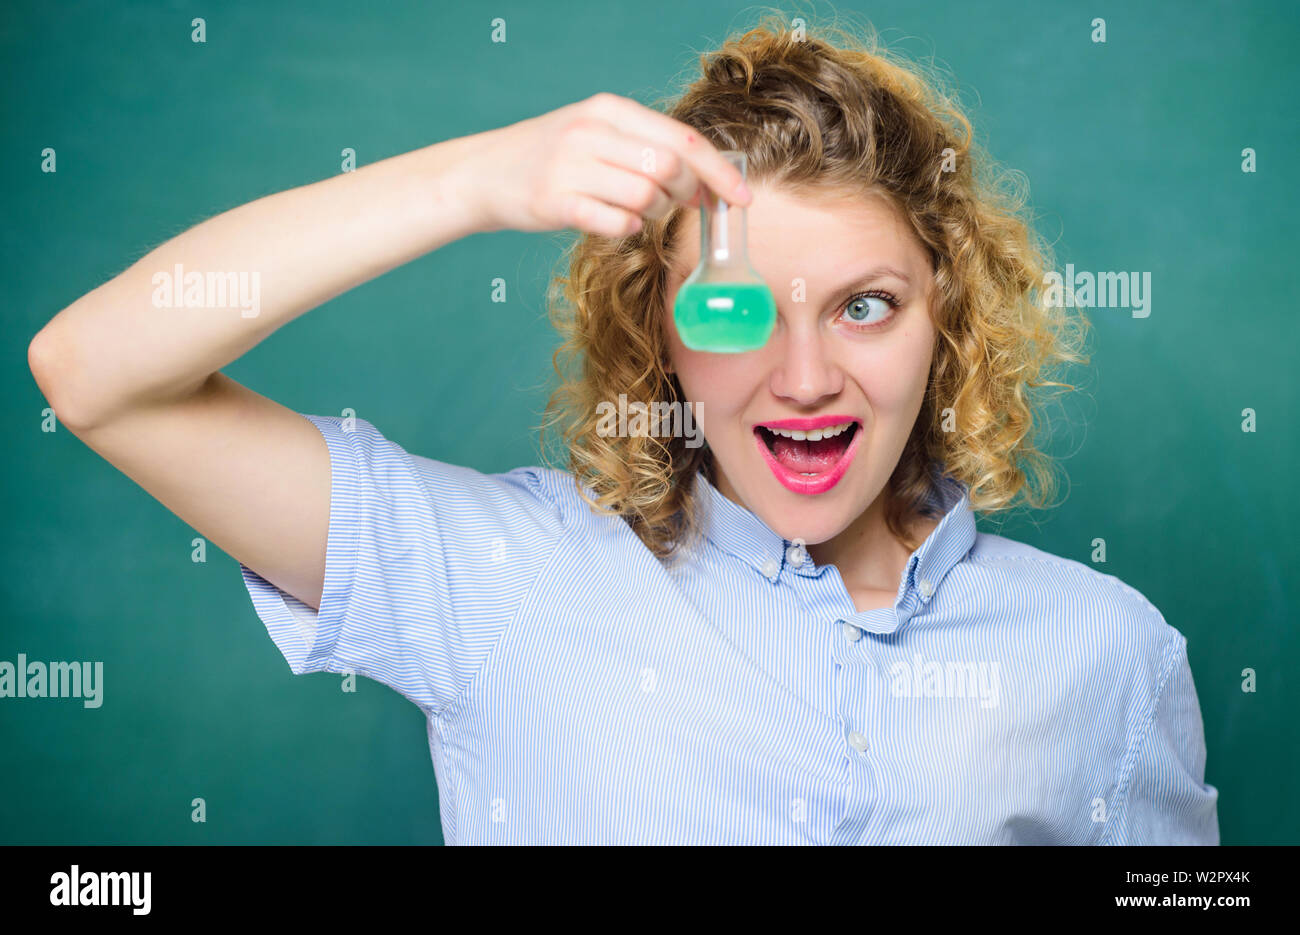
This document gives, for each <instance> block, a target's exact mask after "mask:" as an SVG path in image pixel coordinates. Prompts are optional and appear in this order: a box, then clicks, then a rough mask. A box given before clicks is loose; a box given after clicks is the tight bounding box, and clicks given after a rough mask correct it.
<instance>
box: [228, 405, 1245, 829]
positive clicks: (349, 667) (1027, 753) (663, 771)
mask: <svg viewBox="0 0 1300 935" xmlns="http://www.w3.org/2000/svg"><path fill="white" fill-rule="evenodd" d="M307 418H308V419H310V421H311V422H312V423H313V424H314V425H315V426H316V427H317V429H319V430H320V432H321V434H322V435H323V436H324V438H325V441H326V443H327V444H328V446H329V454H330V467H331V470H332V480H331V499H330V519H329V540H328V547H327V557H326V568H325V582H324V593H323V596H322V599H321V606H320V609H319V612H316V611H313V610H311V608H309V607H307V606H306V605H304V604H303V603H302V602H300V601H298V600H296V599H295V598H293V597H292V596H289V595H287V594H285V593H284V592H283V591H281V590H279V589H278V588H276V587H275V586H273V585H271V584H270V583H268V582H267V581H266V580H264V579H263V578H261V577H260V576H259V575H257V574H256V573H254V572H253V571H251V570H250V569H248V568H247V567H245V566H243V565H241V566H240V569H241V572H242V575H243V579H244V583H245V585H246V586H247V588H248V592H249V595H250V597H251V599H252V602H253V605H254V607H255V608H256V610H257V613H258V615H259V616H260V618H261V619H262V621H263V622H264V623H265V625H266V628H267V630H268V632H269V633H270V636H271V638H272V639H273V640H274V641H275V644H276V646H277V647H278V648H279V650H280V651H281V653H282V654H283V655H284V657H285V659H286V660H287V661H288V663H289V667H290V669H291V670H292V671H293V672H294V673H297V674H301V673H306V672H334V673H344V672H355V673H357V674H359V675H364V676H367V677H369V678H372V679H375V680H377V681H379V682H382V683H384V684H386V685H388V686H390V687H392V688H393V689H395V690H396V691H398V692H400V693H401V694H402V695H404V696H405V697H407V698H408V699H410V700H411V701H413V702H415V704H417V705H419V706H420V708H421V709H422V710H423V711H424V712H425V715H426V716H427V719H428V736H429V744H430V750H431V753H432V757H433V766H434V773H435V776H436V779H437V783H438V791H439V797H438V801H439V809H440V813H441V814H440V818H441V821H442V829H443V835H444V838H445V840H446V843H448V844H509V843H555V844H579V843H601V844H687V843H692V844H695V843H698V844H723V843H754V844H760V843H763V844H922V843H989V844H994V843H997V844H1149V843H1169V844H1173V843H1179V844H1217V843H1218V842H1219V829H1218V817H1217V813H1216V804H1217V799H1218V791H1217V789H1215V787H1214V786H1210V785H1206V784H1205V783H1204V771H1205V741H1204V731H1203V725H1202V721H1201V713H1200V708H1199V705H1198V702H1197V697H1196V689H1195V687H1194V686H1193V683H1192V673H1191V670H1190V668H1189V667H1188V662H1187V651H1186V640H1185V639H1184V637H1183V636H1182V635H1181V634H1180V633H1179V632H1178V631H1177V630H1175V629H1174V628H1173V627H1171V626H1169V624H1167V623H1166V622H1165V620H1164V618H1163V617H1162V616H1161V614H1160V612H1159V611H1158V610H1157V609H1156V608H1155V607H1154V606H1152V604H1151V603H1150V602H1149V601H1147V600H1146V598H1144V597H1143V596H1142V594H1140V593H1139V592H1138V591H1136V590H1134V589H1133V588H1131V587H1129V586H1128V585H1126V584H1124V583H1123V582H1122V581H1120V580H1119V579H1118V578H1115V577H1113V576H1111V575H1104V574H1101V573H1099V572H1098V571H1096V570H1095V569H1092V568H1089V567H1087V566H1086V565H1083V564H1080V563H1078V562H1075V561H1070V560H1067V559H1063V558H1058V557H1056V556H1053V555H1050V554H1047V553H1045V552H1042V551H1040V550H1038V549H1035V548H1032V547H1030V546H1027V545H1023V544H1021V543H1018V542H1015V541H1012V540H1010V539H1006V538H1003V537H1001V536H996V535H990V534H987V533H982V532H977V530H976V527H975V518H974V514H973V513H972V512H971V508H970V503H969V497H968V491H967V489H966V488H965V487H963V486H962V485H960V484H959V483H957V482H956V481H954V480H952V479H950V478H949V479H946V480H945V482H944V485H943V488H942V489H943V498H942V500H941V501H940V502H939V503H938V504H936V505H938V506H940V507H941V509H942V510H943V519H942V521H941V522H940V523H939V525H938V527H937V528H935V529H934V531H933V532H932V533H931V534H930V535H929V536H928V537H927V538H926V540H925V541H924V542H923V543H922V544H921V546H920V547H919V548H918V549H917V550H916V551H915V552H914V553H913V554H912V555H911V557H910V559H909V561H908V563H907V567H906V570H905V571H904V573H903V575H902V577H901V579H900V581H899V584H898V594H897V597H896V599H895V601H894V603H893V606H890V607H883V608H878V609H873V610H867V611H862V612H858V611H857V610H856V608H855V607H854V605H853V602H852V599H851V598H850V596H849V594H848V591H847V590H846V588H845V586H844V583H843V581H842V579H841V578H840V575H839V572H838V570H837V569H836V567H835V566H834V565H817V564H815V563H814V562H813V561H812V559H811V557H810V556H809V555H808V554H807V552H806V551H805V550H803V549H801V548H799V547H798V546H794V545H792V544H791V543H790V542H787V541H785V540H783V539H782V538H781V537H780V536H778V535H777V534H776V533H774V532H773V531H772V530H771V529H769V528H768V527H767V525H766V524H765V523H763V522H762V521H761V520H760V519H759V518H758V517H757V516H756V515H755V514H753V513H752V512H750V511H749V510H746V509H745V508H743V507H741V506H739V505H737V504H736V503H734V502H732V501H731V500H729V499H727V498H726V497H725V496H723V495H722V494H721V493H719V492H718V490H717V489H716V488H715V487H714V486H713V485H712V484H710V483H709V482H708V481H707V480H706V479H705V478H704V477H703V476H699V477H697V479H696V481H695V483H696V484H697V485H699V492H700V494H701V496H702V499H703V502H704V505H705V508H706V514H705V520H706V527H705V528H706V530H707V536H706V539H705V540H704V541H703V542H702V544H701V545H700V547H699V548H697V549H696V550H695V551H694V552H692V554H691V556H690V559H689V561H686V562H683V563H682V564H681V565H679V566H677V567H675V568H674V567H664V566H663V565H661V564H660V563H659V562H658V561H657V560H656V559H655V558H654V556H653V555H652V554H651V553H650V552H649V550H648V549H646V548H645V546H644V545H643V544H642V543H641V541H640V540H639V539H638V538H637V537H636V536H635V535H634V534H633V533H632V531H631V530H630V529H629V528H628V526H627V525H626V524H625V523H624V522H623V521H622V520H620V519H618V518H616V517H608V516H601V515H599V514H596V513H593V512H592V511H591V509H590V508H589V507H588V505H587V504H586V503H585V502H584V501H583V500H582V498H581V496H580V495H579V493H578V490H577V488H576V486H575V484H574V480H573V477H572V475H570V474H568V473H566V472H563V471H557V470H554V469H550V468H539V467H521V468H517V469H515V470H513V471H509V472H506V473H502V474H490V475H489V474H483V473H480V472H478V471H475V470H473V469H470V468H467V467H458V466H455V465H451V464H446V463H443V462H439V461H435V460H432V459H428V458H424V457H420V456H417V455H412V454H409V453H408V452H407V451H405V450H404V449H403V448H402V447H401V446H399V445H398V444H396V443H395V442H393V441H391V440H389V439H387V438H385V437H384V436H383V435H381V434H380V433H379V432H378V431H377V430H376V429H375V428H374V426H373V425H371V424H370V423H369V422H367V421H365V420H363V419H355V420H353V424H348V423H347V422H345V421H344V420H342V419H338V418H333V417H322V416H307Z"/></svg>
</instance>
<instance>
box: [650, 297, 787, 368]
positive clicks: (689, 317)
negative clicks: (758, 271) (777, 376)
mask: <svg viewBox="0 0 1300 935" xmlns="http://www.w3.org/2000/svg"><path fill="white" fill-rule="evenodd" d="M673 320H674V321H675V322H676V323H677V334H678V336H679V337H680V338H681V339H682V343H683V344H685V345H686V346H687V347H689V348H690V349H691V350H693V351H713V352H715V353H723V354H726V353H732V354H734V353H739V352H741V351H754V350H758V348H760V347H762V346H763V345H764V344H766V343H767V339H768V338H770V337H771V336H772V329H773V328H775V327H776V299H775V298H773V296H772V290H771V289H769V288H768V287H767V286H765V285H763V284H762V283H758V282H733V283H728V282H699V283H687V284H685V285H683V286H682V287H681V289H680V290H678V292H677V300H676V301H675V302H674V303H673Z"/></svg>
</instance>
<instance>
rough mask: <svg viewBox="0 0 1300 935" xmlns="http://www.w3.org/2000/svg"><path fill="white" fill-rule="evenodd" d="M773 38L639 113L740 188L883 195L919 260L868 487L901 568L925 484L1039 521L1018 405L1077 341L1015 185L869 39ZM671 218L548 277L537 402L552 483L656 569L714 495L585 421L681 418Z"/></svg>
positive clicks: (1078, 320) (1028, 406)
mask: <svg viewBox="0 0 1300 935" xmlns="http://www.w3.org/2000/svg"><path fill="white" fill-rule="evenodd" d="M785 22H786V20H785V18H784V17H783V16H782V15H781V14H780V13H769V14H768V15H766V16H765V17H763V19H762V20H761V21H760V23H759V25H757V26H756V27H754V28H752V29H749V30H748V31H746V32H744V33H743V34H742V35H738V36H733V37H732V38H730V39H728V40H727V41H726V42H724V43H723V45H722V46H721V47H720V48H718V49H716V50H715V51H712V52H708V53H705V54H703V55H701V56H700V74H699V75H698V77H696V79H695V80H694V81H693V83H691V84H689V85H688V86H687V87H686V88H685V90H684V91H683V92H682V93H681V94H680V96H679V97H678V98H677V99H676V100H675V101H668V102H665V101H660V102H657V104H656V105H654V106H656V107H660V108H661V109H665V111H666V113H668V115H669V116H671V117H673V118H675V119H676V120H679V121H681V122H682V123H685V124H687V125H689V126H691V127H694V128H695V129H696V130H698V131H699V132H700V133H701V134H702V135H703V136H705V137H706V138H707V139H709V140H710V141H711V142H712V143H713V144H714V145H715V146H716V147H717V148H719V149H727V150H739V151H742V152H744V153H746V154H747V156H748V166H749V178H750V180H751V182H754V183H765V184H770V185H773V186H779V187H782V188H784V189H788V190H791V191H794V192H800V191H803V192H818V191H825V190H833V191H848V192H851V193H852V192H856V193H861V194H864V195H866V194H873V193H874V194H883V195H884V196H885V197H886V198H887V199H888V201H889V202H890V204H892V205H893V206H894V207H895V208H896V209H897V210H898V211H899V212H900V213H901V216H902V217H904V218H905V219H906V220H907V221H908V222H909V223H910V226H911V228H912V230H913V231H914V232H915V234H916V236H917V238H918V240H919V241H920V243H921V244H923V245H924V246H925V247H926V248H928V251H929V255H930V259H931V263H932V267H933V269H934V271H935V272H934V281H935V285H936V292H937V298H936V301H935V303H934V308H933V315H934V318H935V322H934V324H935V329H936V341H935V349H934V354H933V360H932V364H931V371H930V376H929V386H928V390H927V393H926V396H925V400H924V402H923V404H922V408H921V411H920V414H919V415H918V417H917V420H916V424H915V426H914V428H913V430H912V433H911V435H910V437H909V438H908V441H907V443H906V445H905V447H904V450H903V452H902V455H901V457H900V459H899V462H898V465H897V467H896V468H895V470H894V471H893V473H892V475H891V477H890V479H889V482H888V484H887V486H886V491H885V492H886V496H887V498H888V499H887V506H886V510H885V514H886V521H887V525H888V528H889V530H890V531H891V533H892V534H893V535H894V536H895V537H896V538H898V540H899V541H900V542H902V543H904V544H905V545H906V546H907V547H908V549H909V550H910V549H915V548H917V546H918V545H919V543H916V542H912V541H910V538H909V532H908V528H909V520H910V519H911V518H912V517H913V516H914V515H918V514H919V515H929V514H930V513H931V510H932V507H931V506H930V500H931V497H932V496H933V495H934V493H935V491H934V489H933V488H934V486H935V485H936V482H937V480H938V475H937V474H936V473H934V471H933V468H934V466H935V465H936V464H937V465H938V467H939V468H940V469H941V471H942V472H946V473H947V474H948V475H950V476H952V477H954V478H956V479H957V480H959V481H961V482H963V483H965V484H967V485H968V487H969V492H970V500H971V506H972V508H973V509H974V510H976V511H978V512H983V513H990V512H994V511H999V510H1005V509H1007V508H1008V507H1010V506H1012V505H1014V504H1015V503H1017V502H1019V501H1018V500H1017V497H1020V498H1023V501H1024V502H1025V503H1026V504H1028V505H1030V506H1033V507H1041V506H1043V505H1044V504H1045V503H1046V502H1047V500H1048V499H1049V498H1050V497H1051V496H1052V495H1053V494H1054V492H1055V490H1056V476H1055V471H1056V465H1055V462H1054V461H1053V460H1052V459H1051V458H1049V457H1048V456H1046V455H1045V454H1044V453H1043V452H1042V451H1040V450H1039V448H1038V444H1037V442H1036V440H1035V435H1036V432H1035V418H1034V417H1035V410H1036V409H1037V408H1038V407H1039V405H1040V404H1041V403H1042V402H1043V401H1044V400H1043V399H1035V398H1033V394H1031V391H1036V390H1040V389H1042V388H1047V387H1055V388H1058V389H1060V390H1073V389H1075V387H1074V386H1072V385H1070V384H1067V383H1059V382H1055V381H1052V380H1047V379H1045V376H1046V374H1047V373H1048V371H1049V369H1051V368H1053V367H1055V366H1056V365H1059V364H1062V363H1065V362H1075V363H1087V361H1088V358H1087V357H1086V356H1082V354H1081V353H1079V352H1080V350H1081V349H1082V341H1083V338H1084V336H1085V334H1086V332H1087V328H1088V323H1087V319H1086V318H1085V317H1084V316H1083V315H1082V313H1078V314H1076V315H1073V316H1068V315H1067V313H1066V311H1065V310H1064V309H1063V308H1060V307H1055V306H1053V305H1051V304H1048V303H1046V302H1045V301H1043V299H1042V298H1041V296H1042V294H1043V293H1042V292H1041V291H1040V289H1042V286H1043V276H1044V272H1045V271H1046V270H1048V269H1050V268H1051V267H1050V265H1049V260H1050V250H1049V248H1048V246H1047V245H1046V244H1045V243H1044V242H1043V241H1042V240H1041V238H1040V237H1039V236H1038V234H1037V233H1036V232H1035V231H1034V229H1033V227H1032V225H1031V224H1030V223H1029V222H1028V221H1027V220H1025V219H1024V218H1022V216H1021V210H1022V209H1023V208H1024V205H1025V202H1026V198H1027V195H1026V191H1027V185H1026V184H1025V182H1024V178H1023V176H1022V175H1021V174H1020V173H1017V172H1015V171H1012V170H1006V169H1001V168H999V167H998V166H997V165H996V164H995V163H994V162H993V161H992V160H991V159H989V158H988V157H987V156H986V155H985V154H984V152H983V150H982V148H980V147H979V146H978V145H977V144H976V143H975V141H974V139H973V134H972V131H971V125H970V122H969V120H968V119H967V118H966V117H965V115H964V114H963V113H962V112H961V110H960V109H959V108H958V106H957V105H956V104H955V103H954V101H953V100H952V98H951V97H950V96H949V95H948V94H946V93H945V92H943V91H942V90H941V88H942V85H941V84H940V82H939V81H938V80H936V79H934V78H929V79H927V78H925V77H923V76H922V75H923V74H924V73H923V72H922V70H921V69H920V67H919V66H917V65H915V64H913V63H910V62H906V61H905V60H904V59H902V58H900V57H898V56H895V55H894V54H893V53H891V52H889V51H887V50H885V49H883V48H882V47H881V43H880V41H879V38H878V35H877V34H876V32H875V30H874V29H873V28H871V27H870V26H868V27H866V28H865V30H863V32H864V33H865V37H864V38H859V37H858V36H857V35H855V34H854V33H852V32H849V31H846V30H844V29H841V28H839V27H838V26H829V27H826V28H824V29H821V30H818V31H817V32H816V34H814V32H813V30H811V29H809V30H807V31H805V32H804V34H803V35H799V34H796V33H793V32H791V31H789V30H788V29H787V28H786V27H785ZM832 38H834V39H837V40H838V42H837V43H836V42H832V41H831V39H832ZM665 104H667V106H666V107H664V105H665ZM691 210H696V209H693V208H687V207H686V206H683V205H680V204H678V205H676V206H675V208H674V210H673V211H672V213H671V214H670V215H669V216H667V217H665V218H662V219H659V220H655V221H646V222H645V223H644V224H643V226H642V229H641V230H640V231H639V232H638V233H636V234H634V235H631V236H628V237H623V238H617V239H615V238H608V237H602V236H597V235H591V234H584V235H582V236H581V237H580V238H579V239H578V240H577V241H576V242H575V243H574V244H573V245H572V246H571V248H570V251H571V253H570V256H569V274H568V276H567V277H563V276H561V277H557V278H555V279H554V280H553V281H552V284H551V290H550V300H551V321H552V323H553V324H554V325H555V327H556V328H557V329H558V330H559V331H560V333H561V334H562V335H563V337H564V341H563V343H562V344H561V345H560V347H559V348H558V349H557V350H556V352H555V356H554V358H553V363H554V366H555V370H556V372H557V374H558V375H559V377H560V384H559V386H558V388H556V389H555V391H554V392H553V393H552V394H551V396H550V399H549V400H548V402H547V406H546V413H545V420H544V424H543V428H542V433H543V443H544V447H545V439H546V437H547V435H548V433H550V432H552V431H553V430H554V429H555V428H557V427H559V428H560V429H561V430H562V438H563V444H564V448H565V450H566V451H567V454H568V457H567V465H566V467H567V469H568V470H569V471H570V472H571V473H572V474H573V475H574V478H575V480H576V481H578V482H579V483H578V486H579V489H580V490H582V489H583V488H584V487H586V488H588V489H589V490H590V493H588V491H587V490H583V493H582V495H583V497H584V498H585V499H586V500H587V502H588V503H589V504H590V505H591V507H592V508H593V509H595V510H596V511H598V512H600V513H605V514H617V515H620V516H622V517H623V519H624V520H625V521H626V522H627V523H628V524H629V526H630V527H631V528H632V530H633V531H634V532H635V533H636V535H637V536H638V537H639V538H640V539H641V541H642V542H644V543H645V545H646V547H647V548H648V549H650V551H652V552H653V553H654V554H655V555H656V556H657V557H658V558H659V559H660V560H669V559H671V558H672V557H673V556H674V555H676V554H680V553H681V552H682V551H683V547H684V546H686V545H687V543H689V542H690V541H692V540H693V539H694V538H695V537H696V534H697V533H698V532H699V531H700V526H701V524H700V520H699V517H698V514H697V510H696V508H695V507H696V504H694V503H693V502H692V501H693V498H694V492H695V487H694V484H693V483H692V480H693V479H694V477H695V475H696V474H697V473H698V472H701V471H702V472H704V474H705V476H706V477H708V478H709V480H710V481H712V482H715V483H716V475H715V473H714V472H715V467H714V463H713V457H712V455H711V453H710V452H709V449H708V446H707V445H704V446H702V447H695V448H688V447H686V444H685V442H686V440H685V439H683V438H656V437H650V436H648V435H647V436H642V437H607V436H606V435H602V433H600V432H599V431H598V430H597V424H598V422H600V418H601V417H600V415H599V414H598V408H597V407H598V405H599V404H600V403H602V402H609V401H612V400H615V399H617V398H618V396H619V394H621V393H622V394H627V399H628V400H629V401H642V402H644V403H646V404H647V405H648V404H651V403H654V402H657V401H668V402H672V401H683V402H684V400H683V394H682V390H681V386H680V384H679V383H678V381H677V378H676V376H675V375H674V374H670V373H668V372H667V371H666V369H665V368H666V363H667V360H668V343H667V336H666V335H665V333H664V330H663V314H662V310H663V308H664V303H665V299H666V295H667V293H666V281H667V273H668V270H669V265H670V255H671V252H672V245H673V242H674V241H673V238H674V237H675V235H676V232H677V230H678V228H679V226H680V222H681V219H682V217H683V216H684V212H685V211H691ZM1044 291H1045V290H1044ZM1076 311H1077V310H1076ZM945 421H946V422H947V423H948V424H947V425H945ZM945 429H947V430H945ZM953 429H955V430H953Z"/></svg>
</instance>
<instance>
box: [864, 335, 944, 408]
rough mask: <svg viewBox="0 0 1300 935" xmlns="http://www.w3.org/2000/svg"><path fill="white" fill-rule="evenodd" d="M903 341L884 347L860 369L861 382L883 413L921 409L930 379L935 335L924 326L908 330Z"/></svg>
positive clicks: (873, 402)
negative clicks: (923, 327) (920, 328)
mask: <svg viewBox="0 0 1300 935" xmlns="http://www.w3.org/2000/svg"><path fill="white" fill-rule="evenodd" d="M899 337H900V340H899V341H898V342H896V343H893V344H891V346H890V347H888V348H884V347H882V348H881V350H882V351H883V353H881V354H879V355H876V356H875V357H874V358H873V359H872V360H871V361H870V362H869V363H866V364H865V366H862V367H860V368H859V372H858V373H857V375H856V376H857V379H858V385H859V386H861V387H862V389H863V392H865V393H866V394H867V399H868V401H869V402H870V404H871V408H872V410H874V411H875V412H876V414H877V415H879V416H882V417H883V416H887V415H888V414H891V413H898V414H900V415H907V416H911V415H913V414H914V413H915V411H916V410H917V409H919V408H920V404H921V400H922V398H923V397H924V396H925V391H926V387H927V384H928V382H929V378H930V360H931V354H932V343H931V342H932V335H931V334H929V333H928V331H926V330H924V329H922V330H920V331H913V332H904V333H902V334H900V336H899Z"/></svg>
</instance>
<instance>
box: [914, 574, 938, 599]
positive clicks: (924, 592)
mask: <svg viewBox="0 0 1300 935" xmlns="http://www.w3.org/2000/svg"><path fill="white" fill-rule="evenodd" d="M917 586H918V587H919V588H920V589H921V596H922V597H924V598H928V597H930V596H931V595H932V594H934V585H932V584H931V583H930V579H929V578H922V579H921V580H920V581H918V582H917Z"/></svg>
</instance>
